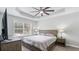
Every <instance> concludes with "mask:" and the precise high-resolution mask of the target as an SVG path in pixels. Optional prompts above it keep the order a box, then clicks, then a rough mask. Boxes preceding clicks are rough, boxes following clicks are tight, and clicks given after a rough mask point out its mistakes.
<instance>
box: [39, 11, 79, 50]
mask: <svg viewBox="0 0 79 59" xmlns="http://www.w3.org/2000/svg"><path fill="white" fill-rule="evenodd" d="M38 25H39V29H40V30H46V29H47V30H49V29H58V27H61V26H63V27H64V32H63V33H64V35H63V37H64V38H66V45H68V46H73V47H78V48H79V12H76V13H71V14H67V15H62V16H61V15H60V16H56V17H50V18H45V19H43V20H42V21H39V23H38Z"/></svg>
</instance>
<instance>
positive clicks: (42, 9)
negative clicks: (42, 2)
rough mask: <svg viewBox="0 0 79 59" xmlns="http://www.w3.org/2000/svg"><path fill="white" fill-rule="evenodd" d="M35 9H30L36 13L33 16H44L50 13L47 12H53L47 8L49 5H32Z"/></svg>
mask: <svg viewBox="0 0 79 59" xmlns="http://www.w3.org/2000/svg"><path fill="white" fill-rule="evenodd" d="M32 8H33V9H34V10H35V11H31V12H32V13H36V14H35V16H38V15H40V16H44V15H50V13H49V12H54V11H55V10H50V9H49V8H51V7H39V9H38V8H36V7H32Z"/></svg>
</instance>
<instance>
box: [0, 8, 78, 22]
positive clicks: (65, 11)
mask: <svg viewBox="0 0 79 59" xmlns="http://www.w3.org/2000/svg"><path fill="white" fill-rule="evenodd" d="M36 8H39V7H36ZM7 9H8V14H11V15H14V16H19V17H23V18H28V19H30V20H36V21H40V20H43V19H46V18H49V17H56V16H60V15H65V14H70V13H73V12H79V7H51V8H50V9H54V10H55V13H52V14H51V15H49V16H48V15H45V16H41V17H38V16H34V15H35V13H31V11H34V9H33V8H32V7H19V8H16V7H8V8H7ZM4 10H5V7H0V12H2V13H3V12H4ZM19 11H21V12H23V13H20V12H19Z"/></svg>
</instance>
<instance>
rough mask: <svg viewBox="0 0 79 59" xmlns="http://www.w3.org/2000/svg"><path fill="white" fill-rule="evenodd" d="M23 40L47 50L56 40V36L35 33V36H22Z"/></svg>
mask: <svg viewBox="0 0 79 59" xmlns="http://www.w3.org/2000/svg"><path fill="white" fill-rule="evenodd" d="M22 40H23V42H24V43H28V44H30V45H33V46H35V47H37V48H39V49H41V50H43V51H46V50H47V47H48V46H50V45H51V44H52V43H53V42H55V41H56V37H55V36H44V35H34V36H28V37H24V38H22Z"/></svg>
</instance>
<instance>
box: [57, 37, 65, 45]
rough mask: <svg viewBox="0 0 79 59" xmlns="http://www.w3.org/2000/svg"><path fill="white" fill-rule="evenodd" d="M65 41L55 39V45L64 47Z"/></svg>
mask: <svg viewBox="0 0 79 59" xmlns="http://www.w3.org/2000/svg"><path fill="white" fill-rule="evenodd" d="M65 42H66V41H65V39H61V38H57V40H56V44H57V45H60V46H65Z"/></svg>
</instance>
